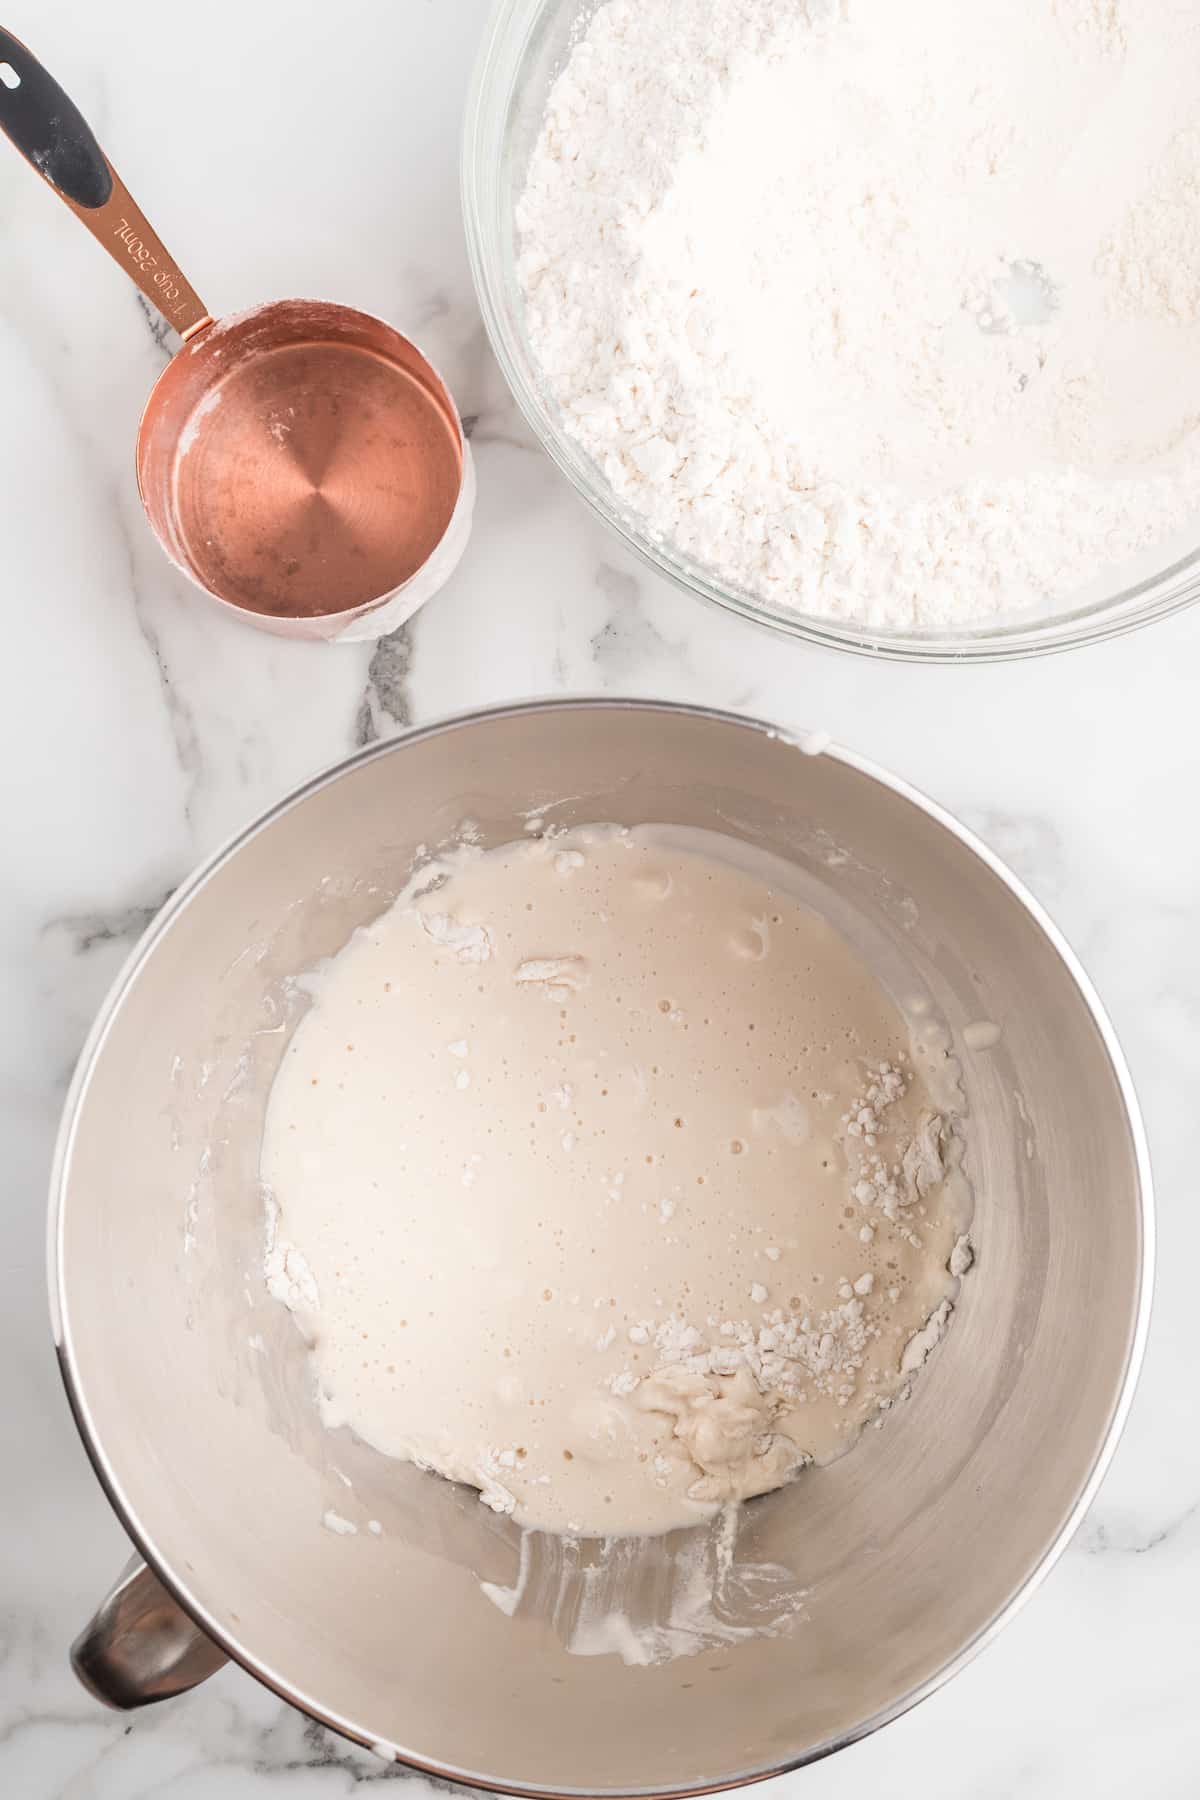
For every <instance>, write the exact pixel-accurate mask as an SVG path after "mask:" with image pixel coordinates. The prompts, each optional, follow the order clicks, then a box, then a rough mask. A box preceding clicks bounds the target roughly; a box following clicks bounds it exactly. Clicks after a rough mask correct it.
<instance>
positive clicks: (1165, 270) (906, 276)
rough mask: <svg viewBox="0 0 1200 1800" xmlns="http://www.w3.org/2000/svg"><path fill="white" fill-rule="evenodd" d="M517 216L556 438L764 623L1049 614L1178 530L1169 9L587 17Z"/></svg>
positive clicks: (1195, 135)
mask: <svg viewBox="0 0 1200 1800" xmlns="http://www.w3.org/2000/svg"><path fill="white" fill-rule="evenodd" d="M517 226H518V231H519V238H520V255H519V278H520V282H521V286H522V289H523V292H524V297H525V306H526V318H527V328H528V332H529V337H530V342H531V345H532V348H533V351H534V354H535V356H536V358H537V359H538V361H539V363H540V365H541V369H542V372H543V375H544V378H545V380H546V382H547V384H548V387H549V389H550V391H551V393H552V395H553V398H554V400H555V401H556V402H557V405H558V407H559V409H560V411H561V415H562V420H563V423H564V425H565V429H566V431H567V432H568V434H569V435H570V436H571V437H572V438H573V439H574V440H575V441H576V442H577V443H578V444H579V445H580V446H581V447H582V449H583V450H585V451H586V452H587V453H588V454H589V455H590V456H591V458H592V459H593V460H594V461H595V463H596V464H597V465H598V467H599V469H600V471H601V473H602V475H603V476H604V478H605V479H606V481H607V482H608V484H609V485H610V487H611V489H612V492H613V494H614V495H615V497H616V500H617V502H618V504H619V506H620V507H622V508H623V509H625V510H626V511H627V512H628V513H629V514H631V515H633V516H634V517H635V518H636V519H637V520H639V521H640V522H641V524H642V526H643V528H644V529H648V531H649V533H650V535H651V536H652V537H653V538H655V539H656V540H658V541H661V542H662V543H664V544H665V545H668V546H670V547H671V548H672V549H674V550H675V551H677V552H681V553H683V555H684V556H685V557H687V558H688V559H690V560H691V561H692V562H694V563H698V564H700V565H701V566H703V567H704V568H705V569H706V570H708V571H710V572H711V573H713V574H715V575H716V576H717V577H718V578H719V579H721V580H722V581H724V582H726V583H729V584H732V585H733V586H735V587H736V588H739V589H741V590H743V591H744V592H746V593H748V594H750V595H752V596H754V597H756V598H758V599H760V600H762V601H765V602H767V603H769V604H771V605H772V606H775V607H779V608H783V609H793V610H796V611H800V612H805V613H809V614H815V615H820V616H823V617H826V618H830V619H836V620H842V621H852V622H854V623H856V624H860V625H866V626H868V627H874V628H879V629H881V630H885V631H886V630H900V631H905V630H922V629H925V630H939V629H946V628H954V627H959V626H963V625H968V624H971V623H979V622H985V621H988V620H990V619H995V618H996V617H997V616H999V615H1009V614H1019V613H1021V612H1023V611H1029V610H1031V609H1032V610H1037V611H1042V610H1045V609H1047V608H1050V609H1054V608H1059V609H1061V608H1062V607H1063V606H1064V605H1066V604H1069V603H1073V602H1074V601H1075V600H1076V599H1077V598H1078V597H1080V596H1081V595H1083V594H1084V593H1085V592H1086V591H1087V590H1088V589H1089V588H1094V587H1097V584H1099V589H1100V591H1103V592H1105V593H1112V592H1115V591H1117V590H1118V589H1119V588H1121V587H1122V586H1124V585H1126V584H1127V582H1128V580H1129V579H1131V577H1132V575H1133V574H1135V573H1138V572H1140V573H1147V572H1152V571H1153V570H1155V569H1157V568H1161V567H1163V566H1164V565H1165V564H1166V563H1167V562H1169V561H1170V560H1172V559H1173V557H1174V555H1176V554H1178V553H1179V549H1180V541H1178V540H1180V534H1183V533H1189V534H1190V533H1191V528H1192V525H1193V522H1194V521H1196V520H1200V429H1198V421H1200V8H1197V7H1194V6H1190V5H1189V6H1180V5H1179V4H1177V0H972V4H970V5H968V6H964V5H962V4H961V0H909V3H908V4H906V5H904V6H897V5H895V4H894V0H842V3H838V0H808V3H807V4H806V3H804V0H608V4H605V5H602V6H601V7H600V8H599V9H598V10H596V11H595V12H594V14H593V15H592V16H591V17H590V19H588V21H587V23H586V27H585V28H583V29H582V30H581V35H580V36H579V38H578V41H577V42H576V43H575V45H574V47H573V49H572V50H571V53H570V55H569V57H568V58H567V60H566V63H565V66H564V67H563V69H562V70H561V72H560V73H559V75H558V77H557V79H556V81H555V83H554V85H553V87H552V89H551V92H550V95H549V99H548V102H547V108H546V115H545V120H544V123H543V126H542V130H541V133H540V136H539V138H538V141H537V143H536V146H535V149H534V152H533V155H532V158H531V161H530V165H529V170H528V176H527V181H526V185H525V188H524V192H523V194H522V197H521V199H520V202H519V205H518V210H517ZM1172 538H1174V539H1176V540H1177V541H1176V542H1175V543H1172V542H1171V540H1172ZM1194 538H1196V539H1200V527H1198V528H1197V529H1196V530H1195V532H1194ZM1181 541H1182V543H1183V544H1184V545H1186V547H1188V548H1194V539H1193V535H1188V536H1187V537H1185V538H1183V539H1182V540H1181ZM1148 557H1149V564H1148V567H1147V566H1146V563H1147V558H1148Z"/></svg>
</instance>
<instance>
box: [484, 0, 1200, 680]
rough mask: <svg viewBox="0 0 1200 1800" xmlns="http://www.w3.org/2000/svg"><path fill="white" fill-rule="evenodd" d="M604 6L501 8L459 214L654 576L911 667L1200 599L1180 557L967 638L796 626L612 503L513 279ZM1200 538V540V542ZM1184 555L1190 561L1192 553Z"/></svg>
mask: <svg viewBox="0 0 1200 1800" xmlns="http://www.w3.org/2000/svg"><path fill="white" fill-rule="evenodd" d="M600 4H601V0H498V3H497V4H496V6H495V8H494V10H493V12H492V15H491V18H490V19H489V22H488V25H487V28H486V31H485V33H484V39H483V44H482V46H481V49H480V52H479V58H478V61H477V64H476V68H475V74H474V79H473V83H472V88H471V93H470V96H469V99H468V102H467V115H466V127H465V137H464V144H463V207H464V213H465V218H466V232H467V246H468V251H469V254H470V259H471V269H472V273H473V275H474V278H475V286H476V290H477V292H478V295H479V304H480V307H481V309H482V312H483V318H484V323H485V324H486V326H487V331H488V336H489V338H490V339H491V343H492V348H493V349H494V351H495V353H496V357H497V360H498V361H499V363H500V367H501V368H502V370H503V371H504V374H505V377H506V379H507V381H508V384H509V386H510V387H511V388H512V391H513V393H514V395H515V396H516V399H517V401H518V403H519V405H520V407H521V409H522V411H523V412H524V414H525V416H526V418H527V419H528V421H529V423H530V425H531V426H532V427H533V429H534V431H535V432H536V433H537V436H538V437H539V439H540V440H541V442H542V444H543V445H544V446H545V448H546V450H548V451H549V453H550V455H551V456H552V457H553V459H554V461H555V462H556V463H557V464H558V466H559V468H560V469H562V470H563V471H564V472H565V474H567V475H568V476H569V477H570V479H571V481H572V482H573V483H574V484H575V486H576V487H577V488H578V490H579V492H580V493H581V494H582V495H583V497H584V499H585V500H586V501H587V502H588V504H589V505H590V506H591V508H592V510H593V511H594V512H596V513H598V514H599V515H600V517H601V518H602V519H603V520H604V521H605V523H606V524H607V525H609V526H611V528H612V529H613V530H614V531H615V532H616V533H617V534H618V536H619V537H621V538H622V539H623V540H624V542H625V543H626V544H627V545H628V546H629V547H630V549H631V550H634V551H636V552H637V554H638V555H639V556H640V557H642V558H643V560H644V561H646V562H647V563H649V564H650V565H651V566H652V567H653V568H655V569H658V570H661V572H662V573H663V574H665V575H669V576H670V578H671V579H672V580H673V581H674V582H676V583H677V584H678V585H679V586H680V587H682V588H686V589H687V590H688V591H689V592H690V593H693V594H699V595H700V596H702V598H704V599H706V600H711V601H715V602H716V604H717V605H718V606H724V607H728V608H729V610H730V611H731V612H736V613H740V614H741V615H742V617H743V618H747V619H755V620H757V621H758V622H759V623H760V624H763V625H770V626H774V627H775V629H776V630H778V631H784V632H788V633H789V634H790V635H791V636H793V637H798V638H805V639H807V640H808V641H809V642H810V643H816V644H825V645H828V646H830V647H832V648H835V649H839V650H855V651H859V652H861V653H864V654H867V655H875V656H885V657H891V658H894V659H897V660H902V661H915V662H966V661H972V662H998V661H1003V660H1007V659H1011V658H1015V657H1020V656H1036V655H1041V654H1044V653H1046V652H1048V651H1052V650H1067V649H1071V648H1073V647H1074V646H1075V645H1078V644H1088V643H1095V642H1097V641H1099V640H1100V639H1103V638H1110V637H1116V636H1118V635H1120V634H1121V633H1123V632H1126V631H1131V630H1132V629H1133V628H1134V626H1136V625H1144V624H1146V623H1148V622H1149V621H1150V620H1152V619H1161V618H1165V617H1166V616H1167V615H1168V614H1169V613H1173V612H1177V611H1179V610H1180V609H1181V608H1182V607H1185V606H1190V605H1191V604H1192V602H1193V601H1195V600H1196V599H1197V598H1200V550H1197V549H1195V548H1193V547H1192V545H1191V543H1185V544H1176V545H1175V546H1172V549H1173V550H1174V551H1175V552H1177V553H1178V554H1177V555H1175V556H1173V557H1171V558H1170V559H1169V566H1166V567H1163V566H1162V564H1163V563H1164V562H1167V561H1168V557H1167V556H1166V555H1165V554H1164V553H1163V552H1161V551H1160V552H1159V554H1158V557H1157V562H1158V564H1159V566H1158V567H1157V568H1155V567H1154V566H1153V563H1151V565H1150V566H1148V567H1144V568H1143V570H1142V571H1140V572H1138V573H1139V574H1140V578H1139V579H1136V580H1127V581H1126V582H1125V584H1124V585H1123V586H1122V587H1121V588H1120V590H1119V591H1118V592H1115V593H1114V592H1109V591H1107V590H1106V589H1105V588H1104V587H1103V586H1093V587H1092V588H1090V589H1087V590H1083V591H1081V593H1080V595H1079V596H1078V597H1077V599H1076V600H1075V601H1074V602H1072V603H1071V604H1070V605H1068V606H1065V607H1063V606H1060V607H1058V608H1057V609H1054V610H1047V611H1044V612H1039V613H1034V614H1030V613H1023V614H1021V615H1020V616H1017V615H1011V616H1009V617H1007V618H1002V619H994V620H991V621H984V622H983V623H979V622H976V623H974V624H971V625H965V626H963V627H962V628H961V629H960V630H955V631H938V632H919V631H893V632H884V631H880V630H878V629H875V628H871V629H867V628H865V627H856V626H854V625H853V624H848V623H847V622H845V621H844V620H834V619H825V618H822V617H820V616H819V615H817V614H814V613H802V612H793V611H791V610H790V609H786V608H783V607H779V606H775V605H771V604H770V603H768V602H765V601H763V600H760V599H758V598H756V597H755V596H754V595H753V594H751V593H748V592H746V591H744V590H742V589H739V588H737V587H734V586H732V585H730V584H728V583H726V582H724V581H722V580H719V579H718V578H717V577H716V576H715V575H713V573H712V572H711V571H709V570H706V569H704V568H702V567H701V566H700V565H698V564H696V563H694V562H692V561H690V559H689V558H688V557H686V556H684V555H683V554H681V552H679V551H678V550H676V549H674V548H673V547H672V546H671V545H670V544H664V543H660V542H658V541H656V540H655V539H654V538H653V537H652V536H651V534H650V532H649V531H648V530H647V529H646V527H645V525H644V524H643V523H642V522H641V521H640V520H639V519H638V518H637V517H636V516H635V515H633V514H631V513H630V512H629V511H628V510H627V509H626V508H624V507H623V506H622V505H621V504H620V503H619V502H618V501H617V499H616V497H615V495H614V494H613V492H612V489H611V487H610V486H609V484H608V482H607V481H606V480H605V478H604V476H603V475H602V473H601V472H600V470H599V469H598V468H597V466H596V464H595V463H594V462H593V461H592V459H591V458H590V457H589V456H588V455H587V453H586V452H585V451H584V450H583V449H582V448H581V447H580V446H579V445H578V444H577V443H575V442H574V440H573V439H572V438H570V437H569V436H568V435H567V433H566V431H565V430H564V428H563V425H562V420H561V414H560V410H559V407H558V405H557V403H556V401H555V399H554V397H553V395H552V394H551V393H550V391H549V388H548V386H547V384H546V382H545V380H544V378H543V376H542V374H541V371H540V370H539V368H538V365H537V360H536V358H535V356H534V353H533V350H532V348H531V346H530V343H529V340H528V337H527V335H526V331H525V323H524V308H523V304H522V299H521V292H520V287H519V284H518V281H517V273H516V250H517V245H516V228H515V221H514V213H515V209H516V202H517V199H518V197H519V195H520V192H521V189H522V186H523V185H524V179H525V171H526V168H527V167H528V163H529V157H530V153H531V151H532V148H533V144H534V141H535V139H536V137H537V134H538V131H539V130H540V128H541V122H542V114H543V111H544V107H545V102H546V96H547V94H548V92H549V89H550V85H551V83H552V82H553V80H554V78H555V76H556V75H557V73H558V71H559V69H560V68H561V67H562V64H563V61H564V58H565V56H566V54H567V52H568V50H569V48H570V46H571V44H572V43H573V42H574V41H575V39H576V38H577V37H578V35H579V32H580V29H581V27H582V25H583V24H585V23H586V21H587V19H588V18H589V17H590V15H591V14H592V13H593V12H595V11H596V9H597V7H598V6H599V5H600ZM1197 535H1198V536H1200V533H1198V534H1197ZM1185 551H1186V553H1184V552H1185Z"/></svg>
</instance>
